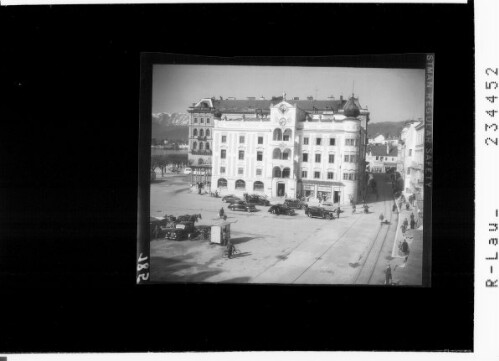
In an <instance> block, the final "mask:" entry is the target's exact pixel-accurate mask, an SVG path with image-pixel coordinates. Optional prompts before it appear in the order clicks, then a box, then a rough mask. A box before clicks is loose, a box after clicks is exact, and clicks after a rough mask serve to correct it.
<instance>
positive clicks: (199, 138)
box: [195, 136, 207, 140]
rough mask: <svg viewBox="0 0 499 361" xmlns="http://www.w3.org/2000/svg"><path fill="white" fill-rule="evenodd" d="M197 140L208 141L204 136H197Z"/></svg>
mask: <svg viewBox="0 0 499 361" xmlns="http://www.w3.org/2000/svg"><path fill="white" fill-rule="evenodd" d="M195 138H196V139H197V140H206V139H207V137H206V136H204V137H201V136H197V137H195Z"/></svg>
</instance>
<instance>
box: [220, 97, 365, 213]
mask: <svg viewBox="0 0 499 361" xmlns="http://www.w3.org/2000/svg"><path fill="white" fill-rule="evenodd" d="M212 113H213V114H215V117H214V127H213V134H212V143H213V146H212V149H213V155H212V159H211V164H212V170H211V174H212V175H211V190H212V191H215V190H219V191H221V193H222V194H223V193H235V194H242V193H262V194H265V195H267V196H269V197H282V196H287V197H297V196H302V195H304V196H308V197H320V198H322V199H323V198H324V197H325V198H328V199H331V200H333V201H334V202H338V203H340V204H344V203H349V202H350V199H353V200H355V201H357V200H358V199H359V198H360V197H361V192H363V191H365V187H364V185H365V184H366V179H365V149H366V148H365V146H366V131H365V129H366V125H367V122H368V121H369V113H368V112H367V110H365V109H362V108H361V106H360V104H359V101H358V99H357V98H355V97H353V96H352V97H351V98H350V99H349V100H348V101H346V100H343V98H342V97H341V98H340V99H339V100H333V99H328V100H314V99H313V98H311V97H309V98H307V100H300V99H298V98H294V99H292V100H286V99H285V97H284V96H283V97H278V98H272V99H271V100H265V99H255V98H249V99H247V100H233V99H228V100H222V99H221V100H214V99H213V109H212Z"/></svg>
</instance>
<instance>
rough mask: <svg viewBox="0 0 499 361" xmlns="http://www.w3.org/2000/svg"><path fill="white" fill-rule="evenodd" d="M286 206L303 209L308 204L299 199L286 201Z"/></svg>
mask: <svg viewBox="0 0 499 361" xmlns="http://www.w3.org/2000/svg"><path fill="white" fill-rule="evenodd" d="M284 205H285V206H286V207H288V208H293V209H303V208H305V207H306V204H305V203H304V202H302V201H300V200H299V199H285V200H284Z"/></svg>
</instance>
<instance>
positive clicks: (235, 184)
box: [211, 176, 297, 198]
mask: <svg viewBox="0 0 499 361" xmlns="http://www.w3.org/2000/svg"><path fill="white" fill-rule="evenodd" d="M211 191H212V192H215V191H218V192H219V193H220V194H222V195H224V194H235V195H239V196H242V195H243V194H244V193H250V194H261V195H266V196H267V197H287V198H295V197H296V196H297V187H296V179H292V178H256V179H247V178H246V179H245V178H237V179H236V178H231V177H223V176H221V177H220V176H219V177H215V176H213V177H212V179H211Z"/></svg>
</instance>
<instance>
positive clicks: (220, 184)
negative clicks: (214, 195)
mask: <svg viewBox="0 0 499 361" xmlns="http://www.w3.org/2000/svg"><path fill="white" fill-rule="evenodd" d="M217 187H218V188H227V179H225V178H220V179H219V180H218V182H217Z"/></svg>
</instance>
